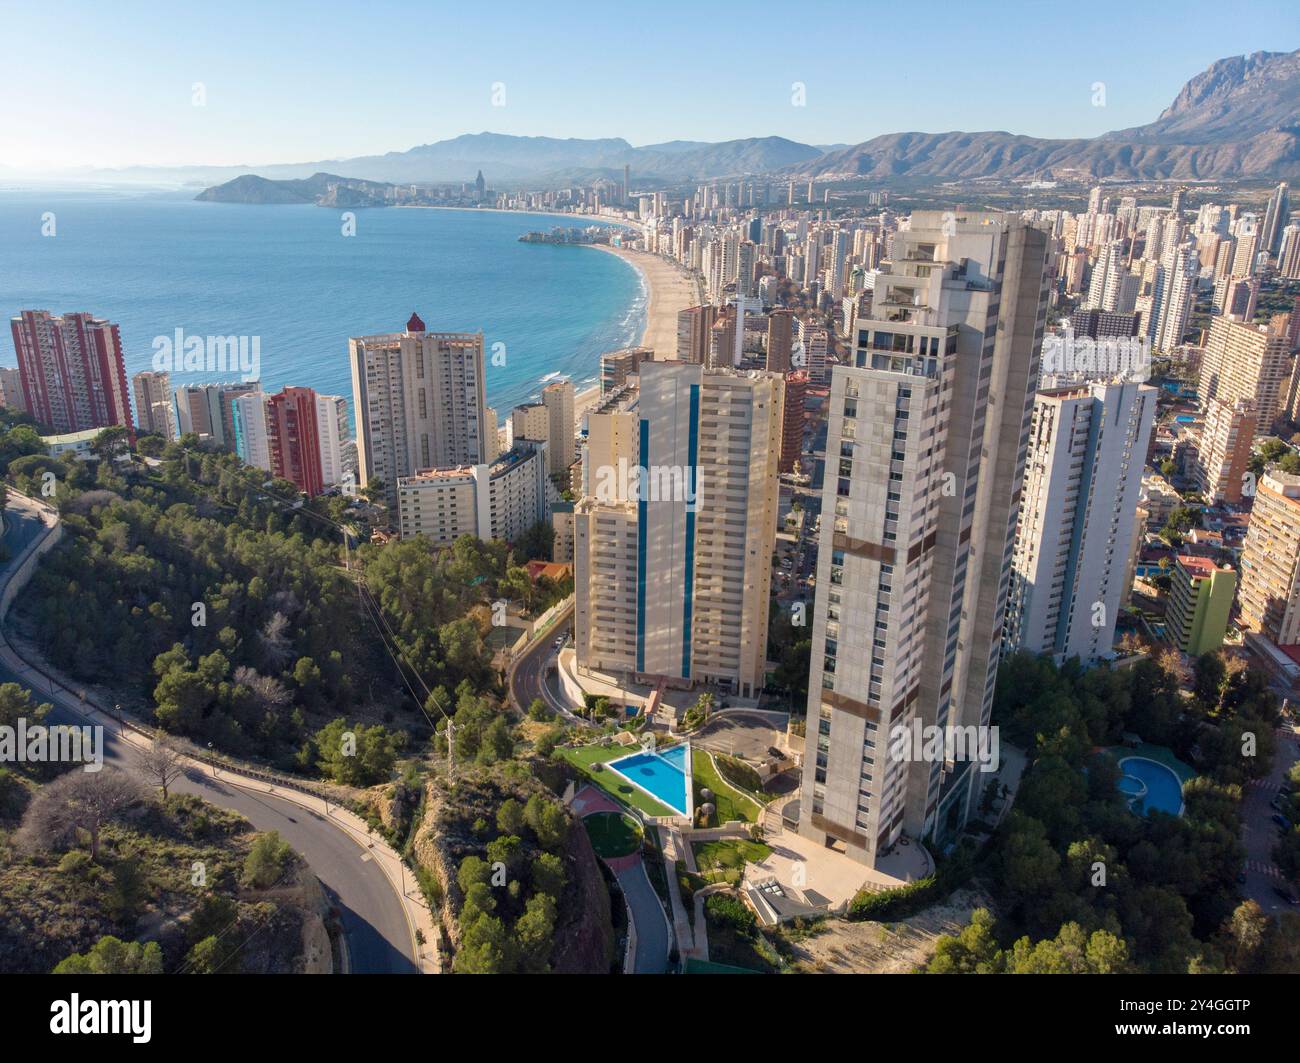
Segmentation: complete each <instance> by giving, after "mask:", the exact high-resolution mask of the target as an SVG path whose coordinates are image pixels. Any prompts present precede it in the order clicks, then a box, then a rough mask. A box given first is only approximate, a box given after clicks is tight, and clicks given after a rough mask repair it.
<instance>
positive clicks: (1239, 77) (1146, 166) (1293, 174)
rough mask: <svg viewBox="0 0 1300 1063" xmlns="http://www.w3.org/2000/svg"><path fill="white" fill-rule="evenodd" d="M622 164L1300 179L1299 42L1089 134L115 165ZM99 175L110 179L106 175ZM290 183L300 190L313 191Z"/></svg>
mask: <svg viewBox="0 0 1300 1063" xmlns="http://www.w3.org/2000/svg"><path fill="white" fill-rule="evenodd" d="M624 166H627V167H629V169H630V170H631V172H632V175H633V185H634V187H635V186H637V185H638V184H639V185H642V186H645V187H654V186H656V185H665V184H674V183H683V182H691V181H703V180H715V179H719V178H727V177H737V176H741V175H756V174H763V175H769V176H773V177H777V178H780V179H793V180H807V179H810V178H816V179H823V180H832V179H840V178H867V179H888V178H901V177H907V178H939V179H963V180H970V179H979V178H992V179H1004V180H1006V179H1016V180H1019V179H1024V180H1029V179H1035V178H1057V179H1062V178H1064V179H1070V178H1077V179H1082V180H1096V179H1101V178H1113V179H1123V180H1197V179H1202V180H1223V179H1238V178H1257V179H1269V180H1275V179H1292V180H1294V179H1297V178H1300V50H1298V51H1294V52H1255V53H1254V54H1252V55H1248V56H1234V57H1231V58H1227V59H1221V60H1218V61H1217V62H1215V63H1213V64H1211V65H1210V67H1209V68H1208V69H1206V70H1204V71H1202V72H1201V73H1199V74H1197V75H1196V76H1195V77H1194V78H1192V79H1191V80H1190V81H1189V82H1187V84H1186V85H1185V86H1184V87H1183V89H1182V91H1181V92H1179V94H1178V96H1177V97H1176V98H1175V100H1174V101H1173V102H1172V103H1171V104H1170V105H1169V107H1167V108H1166V109H1165V110H1164V111H1163V112H1162V113H1161V114H1160V116H1159V117H1158V118H1157V119H1156V120H1155V121H1154V122H1151V123H1149V124H1147V125H1143V126H1136V127H1134V128H1131V129H1122V130H1116V131H1114V132H1110V133H1105V134H1103V135H1101V136H1099V137H1094V138H1079V139H1069V140H1065V139H1062V140H1055V139H1046V138H1041V137H1029V136H1022V135H1019V134H1015V133H1008V132H1004V131H984V132H945V133H922V132H906V133H891V134H887V135H884V136H878V137H874V138H873V139H871V140H867V141H865V142H863V143H859V144H852V145H843V144H832V145H820V146H814V145H809V144H800V143H797V142H795V141H792V140H787V139H785V138H783V137H753V138H748V139H744V140H728V141H723V142H721V143H708V142H704V141H689V140H674V141H669V142H666V143H662V144H648V145H644V146H641V147H634V146H632V145H631V144H630V143H628V142H627V141H626V140H623V139H622V138H605V139H593V140H584V139H559V138H555V137H519V136H509V135H505V134H501V133H486V132H485V133H473V134H464V135H462V136H458V137H454V138H452V139H449V140H440V141H436V142H434V143H431V144H421V145H418V146H416V147H414V148H411V149H409V150H407V151H394V152H388V153H386V154H383V155H367V156H361V157H358V158H351V159H331V160H323V161H315V162H306V163H295V164H273V165H267V166H257V167H248V166H228V167H184V168H179V169H176V168H173V169H168V170H159V169H149V168H136V169H133V170H130V171H115V172H114V173H115V174H116V175H117V176H118V177H119V178H121V179H130V180H137V181H138V180H148V179H153V180H158V181H164V180H172V181H180V182H188V183H202V184H213V183H218V182H226V181H229V180H230V179H231V178H232V177H237V176H243V175H248V174H249V173H250V171H255V172H256V174H257V175H258V176H260V177H262V178H266V179H269V180H273V181H301V180H304V179H310V178H312V177H313V175H317V174H322V173H325V174H329V175H336V176H334V177H333V180H335V181H337V180H338V178H339V177H342V178H349V179H353V180H358V181H372V182H379V183H394V184H408V183H417V184H439V183H456V182H462V181H472V180H473V179H474V177H475V175H476V174H477V173H478V172H479V171H480V170H481V171H482V172H483V174H484V175H485V176H486V177H487V179H488V182H489V184H490V185H492V186H494V187H499V188H506V187H512V186H514V187H518V186H521V185H531V186H534V187H546V186H549V187H558V186H561V185H564V184H571V183H573V184H576V183H584V182H590V181H592V180H595V179H597V178H601V177H604V178H610V179H614V180H618V179H620V178H621V177H622V174H623V167H624ZM96 176H97V177H98V178H100V179H105V178H106V177H109V176H110V175H108V174H106V173H105V172H104V171H97V172H96ZM229 191H231V192H234V191H235V190H233V189H231V190H229ZM246 191H247V192H248V193H249V194H250V195H252V196H253V197H255V198H254V199H253V200H252V201H264V200H262V199H259V198H256V197H265V196H275V195H279V194H281V192H276V191H272V190H268V189H266V188H263V187H260V186H253V187H249V188H247V189H246ZM282 191H285V192H287V194H289V195H291V196H292V195H300V194H302V193H304V192H305V191H306V190H305V189H303V188H299V189H297V190H294V189H292V188H291V189H288V190H282ZM354 191H356V190H354ZM358 194H362V195H364V194H366V193H364V192H361V191H358ZM211 198H224V197H215V196H214V197H211ZM236 198H238V197H236ZM290 201H294V200H292V199H291V200H290Z"/></svg>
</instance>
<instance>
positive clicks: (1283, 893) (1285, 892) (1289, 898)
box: [1273, 886, 1300, 904]
mask: <svg viewBox="0 0 1300 1063" xmlns="http://www.w3.org/2000/svg"><path fill="white" fill-rule="evenodd" d="M1273 892H1274V893H1276V894H1277V895H1278V896H1279V897H1281V898H1282V899H1283V900H1284V901H1286V903H1287V904H1300V897H1297V896H1296V895H1295V894H1294V893H1292V892H1291V891H1290V890H1289V889H1287V888H1286V887H1285V886H1274V887H1273Z"/></svg>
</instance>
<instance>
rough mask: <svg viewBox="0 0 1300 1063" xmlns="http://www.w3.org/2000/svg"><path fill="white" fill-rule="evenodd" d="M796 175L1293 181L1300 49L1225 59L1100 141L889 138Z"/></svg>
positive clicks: (1298, 144) (983, 135) (1299, 132)
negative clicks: (1141, 119) (1144, 119)
mask: <svg viewBox="0 0 1300 1063" xmlns="http://www.w3.org/2000/svg"><path fill="white" fill-rule="evenodd" d="M791 172H792V173H793V174H795V175H797V176H798V177H800V178H807V177H823V178H833V177H880V178H887V177H898V176H914V177H946V178H979V177H997V178H1006V179H1014V178H1025V179H1028V178H1035V177H1057V178H1061V177H1066V178H1069V177H1077V178H1103V177H1117V178H1123V179H1133V180H1162V179H1163V180H1194V179H1206V180H1218V179H1223V178H1250V177H1259V178H1292V179H1294V178H1296V177H1297V176H1300V51H1296V52H1256V53H1255V54H1254V55H1249V56H1236V57H1233V58H1230V59H1221V60H1219V61H1218V62H1216V63H1214V64H1212V65H1211V66H1210V67H1209V69H1207V70H1205V71H1203V72H1202V73H1200V74H1197V75H1196V77H1194V78H1192V80H1191V81H1189V82H1188V83H1187V84H1186V85H1185V86H1183V89H1182V91H1181V92H1179V94H1178V97H1177V98H1176V99H1175V100H1174V102H1173V103H1172V104H1170V105H1169V106H1168V107H1167V108H1165V110H1164V112H1163V113H1162V114H1161V115H1160V117H1159V118H1158V119H1156V121H1154V122H1152V123H1150V124H1149V125H1145V126H1137V127H1134V128H1132V129H1123V130H1118V131H1116V132H1113V133H1107V134H1105V135H1104V136H1101V137H1097V138H1095V139H1092V140H1045V139H1042V138H1038V137H1024V136H1018V135H1016V134H1013V133H1005V132H980V133H958V132H953V133H891V134H889V135H888V136H882V137H875V138H874V139H872V140H868V141H866V142H865V143H862V144H856V145H854V146H852V147H848V148H844V149H842V150H840V151H833V152H830V153H828V154H826V155H824V156H822V157H821V158H819V159H815V160H813V161H812V162H811V163H807V164H802V165H801V166H799V167H796V168H794V169H793V170H792V171H791Z"/></svg>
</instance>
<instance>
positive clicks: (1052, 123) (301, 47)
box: [0, 0, 1294, 177]
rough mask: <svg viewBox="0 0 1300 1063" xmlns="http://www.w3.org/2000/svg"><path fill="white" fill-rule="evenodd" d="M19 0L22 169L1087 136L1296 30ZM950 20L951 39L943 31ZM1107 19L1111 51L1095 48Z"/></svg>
mask: <svg viewBox="0 0 1300 1063" xmlns="http://www.w3.org/2000/svg"><path fill="white" fill-rule="evenodd" d="M6 7H7V9H6V13H5V18H6V26H7V28H8V29H9V31H10V32H9V35H8V36H9V40H10V41H11V42H12V43H14V44H16V45H18V47H14V48H11V49H10V53H9V57H8V58H7V60H6V63H5V64H4V66H3V67H0V94H3V95H5V96H6V98H9V99H11V100H19V101H21V105H20V106H18V107H14V108H11V111H12V113H11V114H10V115H8V116H7V121H6V123H5V124H4V126H3V127H2V128H0V173H5V174H7V175H11V176H12V175H23V176H41V175H48V176H55V177H57V176H59V175H61V174H67V173H69V172H73V171H82V170H85V169H88V168H95V169H126V168H133V167H162V168H179V167H219V166H237V167H249V168H255V167H259V166H267V165H274V164H294V163H298V164H301V163H308V162H321V161H331V160H342V159H348V158H354V157H357V156H363V155H381V154H385V153H388V152H403V151H406V150H409V149H410V148H412V147H415V146H416V145H420V144H428V143H433V142H436V141H440V140H447V139H452V138H454V137H457V136H460V135H463V134H466V133H475V132H483V131H491V132H497V133H501V134H506V135H512V136H548V137H554V138H557V139H569V138H574V139H600V138H622V139H625V140H626V141H628V143H630V144H631V145H633V146H634V147H639V146H644V145H648V144H657V143H664V142H667V141H672V140H693V141H704V142H718V141H727V140H739V139H747V138H751V137H767V136H779V137H784V138H786V139H789V140H792V141H796V142H799V143H802V144H811V145H824V144H835V143H844V144H856V143H860V142H862V141H864V140H868V139H870V138H871V137H874V136H879V135H882V134H886V133H897V132H910V131H917V132H931V133H934V132H946V131H951V130H963V131H968V132H975V131H985V130H1005V131H1007V132H1011V133H1018V134H1024V135H1028V136H1037V137H1049V138H1074V137H1091V136H1097V135H1099V134H1101V133H1104V132H1108V131H1111V130H1116V129H1123V128H1126V127H1129V126H1135V125H1142V124H1145V123H1147V122H1150V121H1153V120H1154V119H1155V118H1156V117H1157V116H1158V115H1159V114H1160V112H1161V111H1162V110H1163V109H1164V108H1165V107H1167V106H1168V105H1169V104H1170V102H1171V101H1172V100H1173V99H1174V97H1175V96H1176V94H1177V93H1178V91H1179V90H1180V89H1181V88H1182V86H1183V85H1184V84H1185V83H1186V82H1187V80H1188V79H1189V78H1191V77H1193V76H1195V75H1196V74H1197V73H1200V72H1201V71H1202V70H1204V69H1205V68H1206V67H1207V66H1208V65H1209V64H1210V63H1211V62H1213V61H1215V60H1217V59H1222V58H1226V57H1229V56H1232V55H1238V54H1245V53H1249V52H1254V51H1288V50H1290V49H1289V48H1287V47H1286V46H1287V45H1288V44H1293V43H1294V42H1293V41H1289V40H1286V39H1285V36H1286V35H1285V34H1284V33H1283V32H1281V31H1282V30H1284V28H1285V27H1286V26H1288V25H1291V24H1292V19H1291V12H1290V10H1289V5H1287V4H1285V3H1279V2H1277V0H1258V2H1251V3H1248V4H1244V5H1238V7H1237V8H1235V9H1234V10H1233V18H1232V19H1230V20H1228V19H1224V18H1223V14H1224V9H1223V7H1222V5H1219V4H1214V5H1211V4H1210V3H1209V2H1208V0H1194V2H1192V3H1189V4H1187V5H1185V6H1184V9H1183V11H1182V13H1181V15H1180V17H1179V18H1178V19H1171V18H1170V17H1169V16H1168V14H1167V13H1165V12H1155V11H1146V10H1143V9H1141V8H1135V7H1133V6H1132V5H1125V4H1120V3H1118V2H1115V0H1100V2H1099V3H1097V4H1094V5H1093V6H1091V7H1090V8H1088V9H1087V10H1086V11H1066V10H1061V9H1056V8H1043V7H1041V6H1039V5H1036V4H1033V3H1030V2H1029V0H1020V2H1019V3H1016V4H1014V5H1012V6H1011V8H1009V9H1007V8H1004V9H1003V10H1002V11H1000V12H999V18H998V20H997V21H996V22H992V21H989V20H984V21H978V20H974V19H972V18H971V13H972V9H971V8H969V7H968V6H965V5H961V6H959V5H956V4H944V3H939V4H936V5H932V6H931V7H930V8H928V9H927V11H929V12H930V13H931V14H932V15H933V16H934V17H933V18H932V19H931V20H930V21H928V22H926V23H924V24H919V23H918V22H917V20H916V17H915V13H914V12H912V11H909V10H903V9H896V8H890V9H887V10H882V11H879V12H873V11H869V10H864V12H863V16H862V19H861V25H860V26H859V25H857V24H856V23H855V21H854V20H853V19H846V18H845V17H844V14H843V10H842V8H841V9H840V10H839V11H838V12H837V11H836V10H835V8H834V7H833V6H831V5H826V4H823V3H819V2H816V0H814V2H812V3H809V4H806V5H804V6H803V7H802V8H801V9H800V10H799V12H798V13H797V15H792V14H791V13H790V11H789V10H788V9H787V8H786V7H784V6H782V5H777V4H775V3H767V2H756V3H754V4H752V5H750V7H748V8H747V9H746V11H745V17H744V18H743V19H737V20H733V21H727V22H723V21H719V20H712V21H708V20H702V19H700V17H699V12H700V9H699V8H698V6H694V5H685V4H681V3H676V2H671V3H667V4H664V5H662V6H661V7H659V8H656V9H654V11H653V12H652V13H642V12H633V13H632V16H631V18H630V19H629V20H628V21H627V22H626V23H606V24H600V23H597V22H596V21H595V20H593V19H592V18H591V17H590V16H579V15H555V16H552V17H547V13H545V12H540V11H538V10H537V9H536V8H534V7H531V6H527V5H522V4H515V3H505V4H500V5H496V6H494V7H492V8H491V9H483V10H464V9H462V8H461V7H457V6H452V5H436V6H434V7H432V8H431V7H430V5H427V4H417V3H412V2H409V0H390V2H387V3H377V4H375V5H373V6H372V8H371V9H370V10H369V11H368V13H367V14H368V16H369V17H367V18H366V19H365V20H364V21H358V22H350V21H346V20H342V19H339V20H335V21H332V20H331V19H330V18H329V17H328V16H329V14H330V12H331V10H333V9H334V7H335V5H331V4H329V3H325V4H322V3H319V2H318V3H311V4H307V3H303V2H301V0H292V2H288V3H284V4H281V5H279V6H277V7H276V8H275V9H274V10H268V9H266V8H265V7H262V6H258V5H253V4H250V3H247V2H234V3H231V4H228V5H225V6H224V7H223V8H221V9H220V10H217V9H200V10H196V11H193V12H187V13H186V16H185V23H184V29H183V30H182V29H180V28H178V27H179V23H177V22H176V21H175V19H174V18H173V17H171V16H170V14H163V12H165V11H168V9H164V8H160V7H157V6H155V5H152V4H147V3H139V2H136V3H130V2H128V3H122V4H119V5H115V6H114V7H112V8H100V7H97V6H93V5H90V4H87V3H84V2H81V0H66V2H62V3H60V2H54V3H50V4H46V5H43V6H42V7H40V8H39V9H30V8H25V7H18V6H17V5H6ZM338 10H339V11H342V10H344V9H343V8H338ZM1200 15H1204V16H1205V19H1210V20H1212V22H1213V24H1214V25H1215V27H1216V30H1215V32H1214V33H1213V34H1207V33H1205V32H1204V25H1205V20H1204V19H1202V18H1200V17H1198V16H1200ZM944 19H947V20H948V21H949V22H950V23H951V24H952V25H953V27H954V30H953V32H954V35H955V36H954V41H953V47H952V48H951V49H949V48H946V47H945V43H944V37H943V33H942V30H941V29H939V30H936V28H935V23H936V22H938V25H939V26H942V25H943V24H944V21H943V20H944ZM70 27H75V32H74V33H69V32H68V31H69V28H70ZM1103 28H1104V31H1105V32H1104V47H1084V46H1083V45H1084V44H1086V43H1087V42H1088V41H1090V40H1092V38H1093V37H1095V36H1096V35H1097V31H1098V30H1101V29H1103ZM801 34H803V35H806V40H803V41H801V40H800V35H801ZM917 34H919V35H920V38H919V40H916V39H914V38H915V37H916V35H917ZM1279 38H1283V39H1279ZM1044 41H1047V42H1049V43H1048V44H1047V45H1044V44H1043V43H1042V42H1044ZM43 42H49V44H48V45H43ZM55 42H57V47H54V44H55ZM823 42H830V46H827V45H825V44H823ZM894 45H896V46H897V47H892V46H894ZM405 50H409V52H410V59H409V63H404V62H403V61H402V54H403V52H404V51H405ZM729 55H732V56H734V59H733V60H731V61H729V60H728V56H729ZM1008 58H1010V60H1011V61H1010V62H1008V61H1007V60H1008ZM1099 84H1100V85H1102V86H1104V91H1103V93H1102V97H1103V102H1102V103H1101V104H1098V102H1097V98H1098V94H1097V91H1096V86H1097V85H1099Z"/></svg>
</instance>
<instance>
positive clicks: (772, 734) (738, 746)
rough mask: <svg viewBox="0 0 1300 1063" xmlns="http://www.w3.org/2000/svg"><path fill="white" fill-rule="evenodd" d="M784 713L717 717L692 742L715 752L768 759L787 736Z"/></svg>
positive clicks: (734, 714) (740, 714) (735, 714)
mask: <svg viewBox="0 0 1300 1063" xmlns="http://www.w3.org/2000/svg"><path fill="white" fill-rule="evenodd" d="M784 717H785V714H784V713H762V714H760V713H753V712H736V713H728V714H727V715H725V716H715V717H714V718H713V719H712V720H710V721H709V722H708V723H707V724H705V725H704V729H703V730H702V731H700V733H699V734H698V735H696V736H695V737H694V738H693V739H692V741H693V742H694V743H695V744H696V745H698V746H701V747H702V748H704V749H707V750H709V751H710V752H712V753H725V754H727V755H729V756H733V757H743V758H744V759H746V760H750V761H758V760H765V759H767V758H768V756H769V755H770V754H769V753H768V750H771V749H779V748H780V746H781V744H782V741H783V740H784V737H785V723H784Z"/></svg>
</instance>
